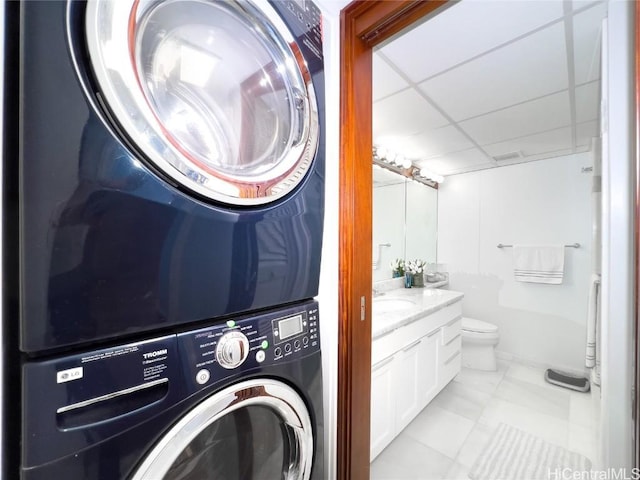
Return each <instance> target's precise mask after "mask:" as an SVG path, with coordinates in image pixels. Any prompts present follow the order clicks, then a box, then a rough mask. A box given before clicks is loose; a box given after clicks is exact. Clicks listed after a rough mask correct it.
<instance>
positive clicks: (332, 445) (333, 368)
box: [316, 0, 347, 479]
mask: <svg viewBox="0 0 640 480" xmlns="http://www.w3.org/2000/svg"><path fill="white" fill-rule="evenodd" d="M316 3H317V4H318V6H319V7H320V8H321V9H322V13H323V38H324V61H325V63H324V65H325V95H326V105H325V111H326V126H325V127H326V175H325V212H324V235H323V240H322V242H323V243H322V264H321V268H320V292H319V294H318V301H319V303H320V345H321V348H322V376H323V386H324V402H323V403H324V427H325V430H324V442H325V477H324V478H327V479H334V478H335V476H336V473H335V467H336V455H335V454H336V432H337V417H336V403H337V402H336V400H337V384H338V297H339V295H338V293H339V292H338V260H339V256H338V252H339V250H338V249H339V243H338V240H339V238H338V227H339V224H338V218H339V213H340V209H339V204H338V200H339V195H338V192H339V190H340V188H339V173H340V164H339V155H340V151H339V147H340V103H339V102H340V48H339V47H340V16H339V13H340V8H342V6H343V5H344V4H346V3H347V2H346V1H335V0H321V1H318V2H316Z"/></svg>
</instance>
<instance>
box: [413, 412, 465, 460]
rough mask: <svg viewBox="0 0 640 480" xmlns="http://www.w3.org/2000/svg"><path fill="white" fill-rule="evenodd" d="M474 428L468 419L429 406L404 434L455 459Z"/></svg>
mask: <svg viewBox="0 0 640 480" xmlns="http://www.w3.org/2000/svg"><path fill="white" fill-rule="evenodd" d="M473 426H474V422H473V421H472V420H469V419H468V418H465V417H463V416H461V415H457V414H455V413H452V412H449V411H448V410H444V409H442V408H440V407H438V406H436V405H428V406H427V408H425V409H424V410H423V411H422V412H421V413H420V414H419V415H418V416H417V417H416V418H415V420H414V421H413V422H411V424H409V426H408V427H407V428H405V430H404V433H405V434H406V435H408V436H410V437H411V438H413V439H415V440H417V441H419V442H420V443H423V444H424V445H426V446H428V447H431V448H433V449H434V450H437V451H438V452H440V453H443V454H444V455H446V456H447V457H449V458H451V459H454V458H455V457H456V455H457V454H458V451H459V450H460V447H461V446H462V444H463V443H464V441H465V440H466V439H467V436H468V435H469V432H471V429H472V428H473Z"/></svg>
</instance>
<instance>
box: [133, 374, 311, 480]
mask: <svg viewBox="0 0 640 480" xmlns="http://www.w3.org/2000/svg"><path fill="white" fill-rule="evenodd" d="M312 461H313V432H312V427H311V420H310V418H309V413H308V411H307V408H306V406H305V403H304V401H303V400H302V399H301V398H300V396H299V395H298V394H297V393H296V392H295V391H294V390H293V389H292V388H290V387H289V386H287V385H285V384H284V383H282V382H278V381H275V380H269V379H260V380H248V381H244V382H242V383H239V384H237V385H233V386H231V387H228V388H226V389H224V390H222V391H220V392H218V393H216V394H215V395H213V396H211V397H209V398H207V399H206V400H205V401H204V402H202V403H200V404H198V406H196V407H195V408H194V409H193V410H191V411H190V412H189V413H187V415H185V416H184V417H183V418H182V419H181V420H180V421H179V422H178V423H177V424H176V425H175V426H173V427H172V428H171V429H170V430H169V431H168V432H167V433H166V434H165V435H164V437H162V439H161V440H160V441H159V442H158V443H157V445H156V446H155V447H154V448H153V449H152V450H151V452H150V453H149V455H148V456H147V457H146V458H145V459H144V461H143V462H142V464H141V465H140V467H139V468H138V469H137V471H136V472H135V473H134V475H133V477H132V480H159V479H164V480H186V479H196V478H197V479H207V478H212V479H213V478H242V479H244V480H264V479H270V480H277V479H282V480H294V479H295V480H308V479H309V477H310V475H311V465H312Z"/></svg>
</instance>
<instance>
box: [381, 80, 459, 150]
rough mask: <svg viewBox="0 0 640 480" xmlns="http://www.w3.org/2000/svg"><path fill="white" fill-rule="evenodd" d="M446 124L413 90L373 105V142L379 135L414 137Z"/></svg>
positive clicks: (446, 121)
mask: <svg viewBox="0 0 640 480" xmlns="http://www.w3.org/2000/svg"><path fill="white" fill-rule="evenodd" d="M447 123H449V122H448V120H447V119H446V118H444V117H443V116H442V115H441V114H440V113H439V112H438V111H437V110H435V109H434V108H433V107H432V106H431V105H430V104H429V103H428V102H427V101H426V100H425V99H424V98H423V97H422V96H421V95H420V94H419V93H417V92H416V91H415V90H413V89H409V90H405V91H403V92H400V93H396V94H395V95H392V96H390V97H387V98H385V99H384V100H380V101H378V102H375V103H374V104H373V137H374V141H375V139H376V138H377V137H379V136H381V135H386V136H395V135H400V136H407V135H415V134H417V133H420V132H423V131H424V130H426V129H429V128H435V127H440V126H443V125H446V124H447Z"/></svg>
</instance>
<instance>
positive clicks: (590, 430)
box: [371, 361, 598, 480]
mask: <svg viewBox="0 0 640 480" xmlns="http://www.w3.org/2000/svg"><path fill="white" fill-rule="evenodd" d="M597 415H598V414H597V401H594V400H593V399H592V396H591V394H585V393H580V392H574V391H571V390H568V389H565V388H562V387H557V386H554V385H550V384H548V383H546V382H545V380H544V369H540V368H534V367H530V366H526V365H522V364H520V363H516V362H511V363H510V362H505V361H500V362H499V368H498V371H497V372H481V371H476V370H470V369H463V370H462V371H461V372H460V373H459V374H458V375H457V376H456V378H455V379H454V380H453V381H452V382H451V383H449V385H447V386H446V387H445V388H444V390H442V392H440V394H439V395H438V396H437V397H436V398H434V399H433V401H432V402H431V403H430V404H429V405H428V406H427V407H426V408H425V409H424V410H423V411H422V412H421V413H420V414H419V415H418V416H417V417H416V418H415V420H414V421H413V422H412V423H411V424H409V426H407V428H405V430H404V431H403V432H402V433H401V434H400V435H399V436H398V437H397V438H396V439H395V440H394V441H393V442H392V443H391V444H390V445H389V446H388V447H387V448H386V449H385V450H384V451H383V452H382V453H381V454H380V455H379V456H378V457H377V458H376V459H375V460H374V462H373V463H372V464H371V479H372V480H383V479H384V480H409V479H411V480H431V479H447V480H458V479H467V475H468V473H469V471H470V470H471V468H472V467H473V464H474V462H475V461H476V459H477V458H478V455H480V453H481V452H482V451H483V449H484V447H485V445H486V444H487V442H488V441H489V439H490V438H491V435H492V434H493V432H494V430H495V428H496V427H497V426H498V425H499V424H500V423H507V424H510V425H513V426H514V427H517V428H519V429H520V430H524V431H526V432H529V433H531V434H534V435H536V436H538V437H541V438H543V439H545V440H547V441H548V442H550V443H553V444H555V445H560V446H562V447H565V448H568V449H569V450H571V451H574V452H578V453H581V454H582V455H585V456H586V457H587V458H589V459H590V460H591V461H592V463H593V464H594V467H595V466H596V465H595V461H596V445H597V431H596V426H597V424H598V418H597ZM514 480H517V479H514Z"/></svg>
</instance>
